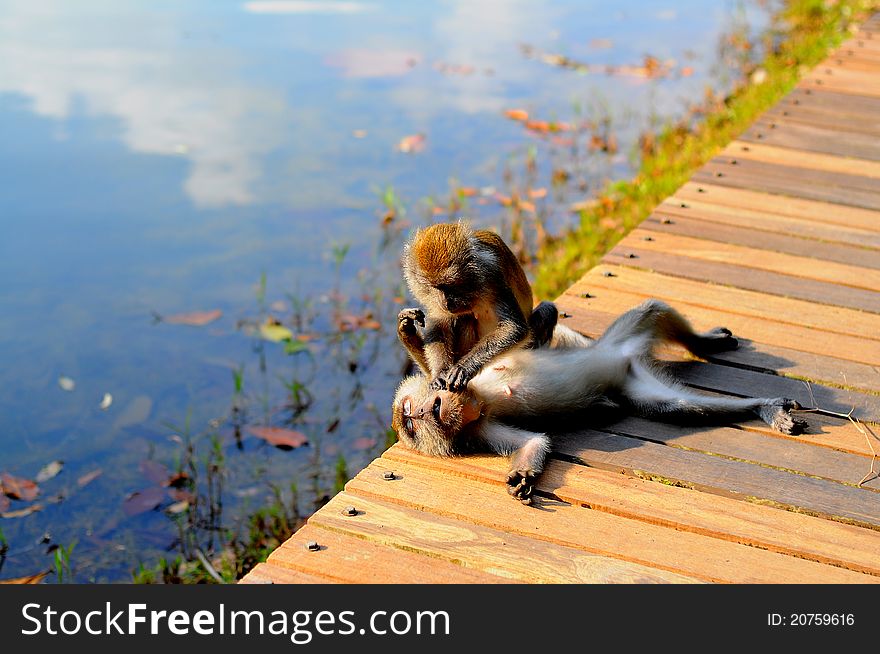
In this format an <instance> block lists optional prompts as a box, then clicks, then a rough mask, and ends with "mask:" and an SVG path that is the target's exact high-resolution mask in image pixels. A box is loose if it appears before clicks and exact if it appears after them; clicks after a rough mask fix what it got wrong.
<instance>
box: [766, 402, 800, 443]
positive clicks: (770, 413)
mask: <svg viewBox="0 0 880 654" xmlns="http://www.w3.org/2000/svg"><path fill="white" fill-rule="evenodd" d="M800 408H801V405H800V404H798V403H797V402H795V401H794V400H790V399H788V398H785V397H780V398H777V399H775V400H773V402H772V403H771V404H770V405H769V406H766V407H763V408H762V409H761V412H760V413H761V418H763V419H764V422H766V423H767V424H768V425H770V426H771V427H773V429H775V430H776V431H780V432H782V433H783V434H792V435H796V434H802V433H804V430H805V429H806V427H807V423H806V422H805V421H803V420H800V419H799V418H795V417H794V416H793V415H791V412H792V411H793V410H795V409H800Z"/></svg>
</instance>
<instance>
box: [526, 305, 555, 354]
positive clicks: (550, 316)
mask: <svg viewBox="0 0 880 654" xmlns="http://www.w3.org/2000/svg"><path fill="white" fill-rule="evenodd" d="M558 320H559V310H558V309H557V308H556V305H555V304H553V303H552V302H541V303H540V304H539V305H538V306H536V307H535V308H534V310H533V311H532V315H530V316H529V332H530V333H531V338H530V339H529V342H528V343H527V344H526V347H528V348H539V347H543V346H544V345H546V344H547V343H549V342H550V339H551V338H553V330H554V329H555V328H556V322H557V321H558Z"/></svg>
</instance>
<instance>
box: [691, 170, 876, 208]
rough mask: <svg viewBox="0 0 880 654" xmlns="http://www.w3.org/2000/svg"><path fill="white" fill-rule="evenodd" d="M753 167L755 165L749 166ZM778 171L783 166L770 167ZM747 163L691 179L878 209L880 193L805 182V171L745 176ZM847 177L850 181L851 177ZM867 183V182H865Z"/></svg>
mask: <svg viewBox="0 0 880 654" xmlns="http://www.w3.org/2000/svg"><path fill="white" fill-rule="evenodd" d="M748 163H750V164H751V165H752V166H754V165H755V164H757V162H748ZM772 168H773V169H775V170H777V171H780V170H781V169H782V168H783V167H782V166H772ZM745 169H746V162H743V165H741V166H729V167H725V168H723V169H721V167H720V166H719V165H718V164H717V163H716V164H712V163H710V164H707V165H706V166H704V167H703V168H701V169H699V170H698V171H697V172H696V173H694V175H693V177H692V179H693V180H694V181H695V182H707V183H708V182H712V183H716V184H720V185H722V186H731V187H734V188H746V189H751V190H755V191H766V192H768V193H776V194H778V195H786V196H791V197H802V198H807V199H813V200H823V201H826V202H834V203H837V204H843V205H849V206H856V207H863V208H868V209H873V210H877V209H878V208H880V193H877V192H876V191H868V190H864V189H856V188H850V187H841V186H835V185H834V183H833V181H832V180H831V179H828V180H826V182H818V181H816V180H810V179H807V178H808V177H810V175H809V172H810V171H809V170H807V169H805V168H800V169H790V172H791V174H785V175H782V174H774V173H773V172H772V171H770V170H768V171H767V172H766V173H764V174H759V173H756V172H747V171H746V170H745ZM824 175H827V176H828V177H831V175H832V174H831V173H823V176H824ZM847 177H852V176H851V175H849V176H847ZM864 179H868V178H864Z"/></svg>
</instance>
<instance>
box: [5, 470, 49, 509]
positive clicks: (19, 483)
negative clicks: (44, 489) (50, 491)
mask: <svg viewBox="0 0 880 654" xmlns="http://www.w3.org/2000/svg"><path fill="white" fill-rule="evenodd" d="M0 487H2V488H3V492H4V493H5V494H6V495H7V496H8V497H10V498H12V499H13V500H23V501H25V502H31V501H33V500H35V499H36V498H37V495H38V494H39V493H40V488H39V486H37V484H36V483H35V482H33V481H31V480H30V479H22V478H21V477H13V476H12V475H10V474H9V473H6V472H4V473H2V474H0Z"/></svg>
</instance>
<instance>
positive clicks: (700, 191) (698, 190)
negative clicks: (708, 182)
mask: <svg viewBox="0 0 880 654" xmlns="http://www.w3.org/2000/svg"><path fill="white" fill-rule="evenodd" d="M705 192H706V189H704V188H703V187H700V188H698V189H697V193H705Z"/></svg>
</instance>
